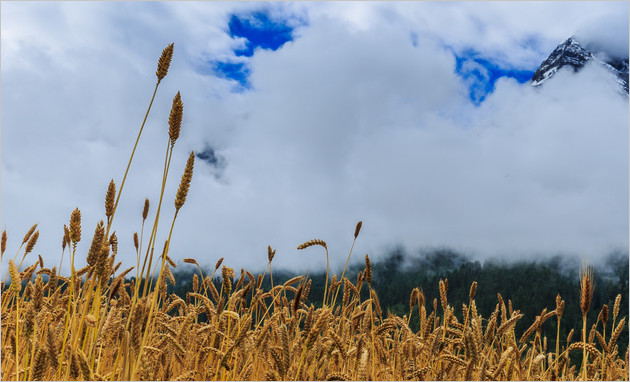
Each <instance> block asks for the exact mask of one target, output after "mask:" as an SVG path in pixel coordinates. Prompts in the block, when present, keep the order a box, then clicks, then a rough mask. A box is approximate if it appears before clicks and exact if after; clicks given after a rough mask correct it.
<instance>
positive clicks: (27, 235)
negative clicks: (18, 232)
mask: <svg viewBox="0 0 630 382" xmlns="http://www.w3.org/2000/svg"><path fill="white" fill-rule="evenodd" d="M35 228H37V224H33V226H32V227H31V229H29V230H28V232H27V233H26V235H24V239H23V240H22V244H24V243H26V242H27V241H28V239H30V238H31V235H32V234H33V232H35Z"/></svg>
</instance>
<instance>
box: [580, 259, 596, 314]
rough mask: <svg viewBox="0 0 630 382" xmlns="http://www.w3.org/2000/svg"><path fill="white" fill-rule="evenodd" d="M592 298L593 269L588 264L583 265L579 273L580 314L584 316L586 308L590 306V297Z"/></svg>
mask: <svg viewBox="0 0 630 382" xmlns="http://www.w3.org/2000/svg"><path fill="white" fill-rule="evenodd" d="M592 298H593V270H592V269H591V268H589V267H588V266H585V267H584V269H583V270H582V272H581V273H580V308H581V309H582V315H583V316H586V313H587V312H588V309H589V308H590V306H591V299H592Z"/></svg>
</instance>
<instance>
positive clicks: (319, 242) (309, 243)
mask: <svg viewBox="0 0 630 382" xmlns="http://www.w3.org/2000/svg"><path fill="white" fill-rule="evenodd" d="M314 245H321V246H322V247H324V248H328V247H327V246H326V242H325V241H324V240H320V239H314V240H309V241H307V242H306V243H302V244H300V245H298V247H297V249H306V248H308V247H312V246H314Z"/></svg>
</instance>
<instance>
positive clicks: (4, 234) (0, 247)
mask: <svg viewBox="0 0 630 382" xmlns="http://www.w3.org/2000/svg"><path fill="white" fill-rule="evenodd" d="M6 250H7V230H6V229H5V230H4V231H2V241H1V242H0V251H1V253H2V254H3V255H4V251H6Z"/></svg>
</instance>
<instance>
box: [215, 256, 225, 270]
mask: <svg viewBox="0 0 630 382" xmlns="http://www.w3.org/2000/svg"><path fill="white" fill-rule="evenodd" d="M222 262H223V257H222V258H220V259H219V260H218V261H217V264H216V265H215V266H214V270H215V271H216V270H217V269H219V267H220V266H221V263H222Z"/></svg>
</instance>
